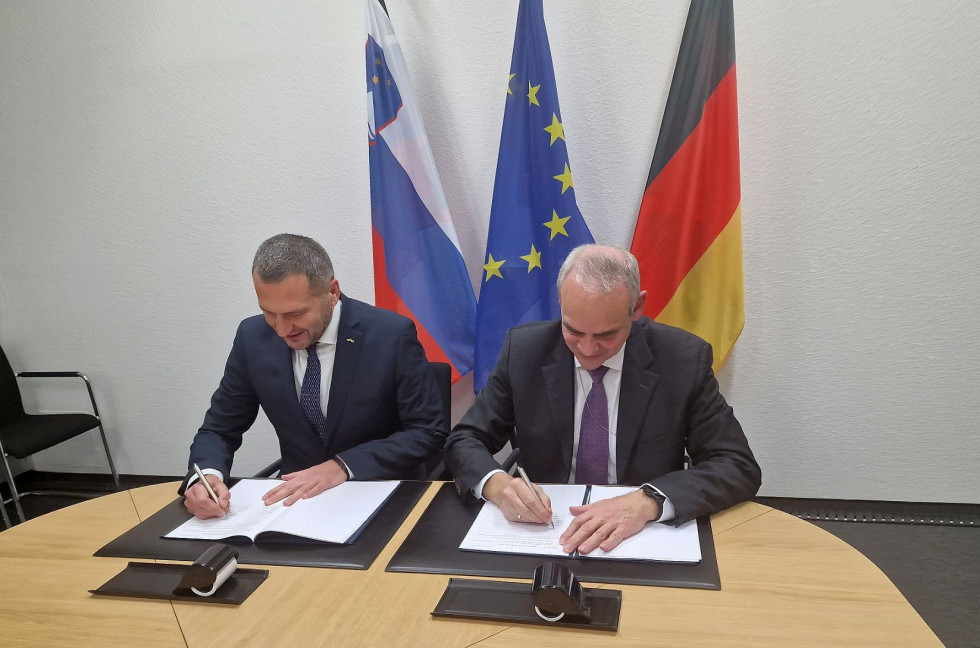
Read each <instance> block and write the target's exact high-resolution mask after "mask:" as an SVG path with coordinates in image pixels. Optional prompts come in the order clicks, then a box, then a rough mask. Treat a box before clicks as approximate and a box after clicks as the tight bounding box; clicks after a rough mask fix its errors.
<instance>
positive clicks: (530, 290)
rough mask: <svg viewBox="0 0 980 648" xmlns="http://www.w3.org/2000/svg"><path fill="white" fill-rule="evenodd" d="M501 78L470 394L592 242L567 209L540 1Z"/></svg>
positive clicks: (526, 18) (533, 4)
mask: <svg viewBox="0 0 980 648" xmlns="http://www.w3.org/2000/svg"><path fill="white" fill-rule="evenodd" d="M509 76H510V78H509V83H508V84H507V93H506V94H505V95H504V96H505V101H506V105H505V108H504V122H503V127H502V129H501V133H500V151H499V154H498V156H497V175H496V178H495V180H494V187H493V203H492V205H491V207H490V231H489V233H488V234H487V251H486V254H485V255H484V257H483V258H484V263H485V264H486V265H484V269H485V270H486V271H485V272H484V273H483V286H482V287H481V289H480V299H479V302H478V303H477V311H476V352H475V358H474V363H475V370H474V376H473V387H474V389H475V390H476V391H479V390H480V389H481V388H482V387H483V385H485V384H486V381H487V375H488V374H489V373H490V370H491V369H493V366H494V364H495V363H496V362H497V356H498V355H499V354H500V347H501V345H502V344H503V340H504V334H505V333H506V332H507V329H509V328H511V327H513V326H517V325H519V324H524V323H526V322H534V321H539V320H549V319H557V318H558V317H559V315H560V313H559V310H558V294H557V290H556V289H555V281H556V280H557V278H558V268H559V267H561V264H562V261H564V260H565V257H566V256H567V255H568V253H569V252H570V251H571V250H572V248H574V247H576V246H578V245H582V244H583V243H593V242H594V241H593V238H592V233H591V232H590V231H589V227H588V225H586V223H585V221H584V220H583V219H582V212H580V211H579V209H578V205H576V203H575V185H574V183H573V182H572V176H573V170H572V166H571V164H570V163H569V160H568V150H567V149H566V148H565V131H564V125H563V124H562V121H561V110H560V109H559V108H558V89H557V88H556V86H555V70H554V67H553V65H552V63H551V47H550V45H549V44H548V31H547V29H545V25H544V9H543V8H542V0H521V5H520V9H519V10H518V15H517V32H516V34H515V36H514V53H513V56H512V58H511V67H510V73H509ZM518 88H527V89H528V91H527V93H521V92H518V91H517V89H518ZM559 215H560V216H559ZM528 250H530V252H528Z"/></svg>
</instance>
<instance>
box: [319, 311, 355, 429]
mask: <svg viewBox="0 0 980 648" xmlns="http://www.w3.org/2000/svg"><path fill="white" fill-rule="evenodd" d="M341 300H343V304H344V306H343V308H341V309H340V328H339V329H338V330H337V350H336V354H335V355H334V360H333V378H331V380H330V396H329V400H328V401H327V432H326V434H327V440H328V443H329V439H332V438H333V437H334V434H335V432H336V431H337V426H338V425H340V419H341V416H342V415H343V413H344V407H346V406H347V399H348V397H349V396H350V389H351V385H352V384H353V382H354V374H355V372H356V369H357V361H358V359H359V358H360V356H361V346H362V344H361V340H362V338H363V333H362V332H361V326H360V317H359V313H358V308H357V304H356V302H355V301H354V300H352V299H347V298H346V297H344V296H343V295H341Z"/></svg>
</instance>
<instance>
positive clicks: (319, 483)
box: [262, 459, 347, 506]
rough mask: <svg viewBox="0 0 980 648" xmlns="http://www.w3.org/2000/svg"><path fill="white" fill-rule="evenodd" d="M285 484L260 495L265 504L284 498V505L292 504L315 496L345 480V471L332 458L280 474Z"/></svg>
mask: <svg viewBox="0 0 980 648" xmlns="http://www.w3.org/2000/svg"><path fill="white" fill-rule="evenodd" d="M282 478H283V481H285V482H286V483H285V484H279V485H278V486H276V487H275V488H273V489H272V490H271V491H269V492H268V493H266V494H265V495H263V496H262V501H263V502H265V505H266V506H269V505H270V504H275V503H276V502H278V501H279V500H282V499H285V500H286V501H285V502H283V505H284V506H292V505H293V504H295V503H296V502H298V501H299V500H301V499H309V498H311V497H316V496H317V495H319V494H320V493H322V492H323V491H325V490H329V489H331V488H333V487H334V486H338V485H340V484H343V483H344V482H345V481H347V472H346V471H345V470H344V469H343V468H341V467H340V464H338V463H337V462H336V461H334V460H333V459H330V460H329V461H324V462H323V463H322V464H317V465H316V466H313V467H312V468H307V469H306V470H299V471H297V472H293V473H289V474H287V475H283V476H282Z"/></svg>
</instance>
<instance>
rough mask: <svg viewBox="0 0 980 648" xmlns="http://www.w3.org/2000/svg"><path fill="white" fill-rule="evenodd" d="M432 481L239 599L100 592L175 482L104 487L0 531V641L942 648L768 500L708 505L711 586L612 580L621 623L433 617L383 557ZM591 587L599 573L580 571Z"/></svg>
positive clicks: (842, 552) (856, 568) (845, 559)
mask: <svg viewBox="0 0 980 648" xmlns="http://www.w3.org/2000/svg"><path fill="white" fill-rule="evenodd" d="M437 486H438V485H437V484H436V485H433V486H432V487H431V488H429V490H428V491H427V492H426V493H425V494H424V495H423V497H422V499H421V501H420V502H419V504H418V506H416V508H415V510H414V511H413V512H412V514H411V515H410V516H409V517H408V519H407V520H406V522H405V524H403V525H402V527H401V528H400V529H399V531H398V532H397V533H396V534H395V537H394V538H393V539H392V541H391V542H390V543H389V544H388V546H387V547H386V548H385V549H384V551H382V553H381V555H380V556H379V557H378V559H377V560H376V561H375V562H374V564H373V565H372V566H371V568H370V569H368V570H366V571H354V570H345V569H312V568H300V567H268V569H269V572H270V573H269V578H268V580H267V581H266V582H265V583H263V584H262V586H261V587H259V589H258V590H256V592H255V593H254V594H253V595H252V596H251V597H250V598H249V599H248V600H247V601H245V603H244V604H242V605H241V606H239V607H234V606H223V605H216V604H192V603H180V602H176V603H175V602H168V601H153V600H138V599H123V598H110V597H96V596H91V595H90V594H89V593H88V590H89V589H94V588H96V587H98V586H99V585H101V584H102V583H104V582H105V581H107V580H108V579H109V578H111V577H112V576H113V575H115V574H116V573H118V572H119V571H121V570H122V569H123V567H124V566H125V565H126V562H127V561H126V560H125V559H116V558H94V557H92V553H93V552H94V551H95V550H97V549H98V548H99V547H101V546H102V545H103V544H105V543H106V542H108V541H110V540H112V539H113V538H115V537H117V536H118V535H120V534H121V533H123V532H124V531H126V530H127V529H129V528H131V527H132V526H134V525H135V524H136V523H137V522H139V521H140V520H142V519H145V518H147V517H149V516H150V515H151V514H153V513H154V512H156V511H157V510H159V509H160V508H161V507H163V506H164V505H165V504H167V503H169V502H170V501H172V500H173V498H174V494H175V492H176V484H161V485H157V486H147V487H145V488H138V489H134V490H131V491H127V492H121V493H115V494H113V495H107V496H105V497H101V498H99V499H96V500H90V501H87V502H83V503H80V504H77V505H75V506H71V507H69V508H66V509H62V510H60V511H56V512H54V513H51V514H49V515H45V516H43V517H41V518H38V519H35V520H31V521H29V522H27V523H26V524H21V525H19V526H16V527H14V528H13V529H10V530H8V531H4V532H3V533H0V579H2V581H3V583H4V586H3V587H2V588H0V644H2V645H4V646H11V645H12V646H20V645H43V646H51V645H57V646H96V645H100V646H107V645H128V646H138V647H139V648H144V647H149V646H219V647H221V648H230V647H233V646H280V645H293V646H299V647H301V648H308V647H311V646H321V645H324V646H345V647H347V646H382V647H384V648H395V647H397V646H412V647H415V646H419V647H424V648H429V647H435V648H438V647H441V646H452V647H455V646H471V645H474V644H475V645H478V646H480V647H481V648H490V647H494V646H497V647H500V648H504V647H506V648H513V647H514V646H540V647H542V648H545V647H550V646H554V647H555V648H567V647H569V646H571V647H574V646H652V645H657V646H752V647H757V646H780V647H782V646H813V647H814V648H817V647H819V648H824V647H826V646H861V647H866V646H883V647H888V648H892V647H893V646H942V643H941V642H940V641H939V639H938V638H937V637H936V636H935V634H933V632H932V631H931V630H930V629H929V627H928V626H927V625H926V624H925V622H924V621H923V620H922V618H921V617H920V616H919V615H918V614H917V613H916V612H915V610H914V609H913V608H912V606H911V605H909V603H908V601H906V600H905V598H904V597H903V596H902V595H901V593H900V592H899V591H898V590H897V589H896V588H895V586H894V585H893V584H892V583H891V581H889V580H888V578H887V577H886V576H885V575H884V574H883V573H882V572H881V570H879V569H878V568H877V567H875V566H874V564H872V563H871V562H870V561H869V560H868V559H867V558H865V557H864V556H863V555H861V554H860V553H858V552H857V551H856V550H855V549H853V548H852V547H851V546H850V545H848V544H846V543H845V542H843V541H841V540H839V539H838V538H836V537H835V536H833V535H831V534H829V533H827V532H825V531H823V530H822V529H820V528H818V527H816V526H813V525H811V524H809V523H808V522H804V521H802V520H798V519H796V518H794V517H792V516H791V515H788V514H786V513H783V512H781V511H777V510H774V509H770V508H768V507H765V506H762V505H759V504H755V503H751V502H750V503H745V504H741V505H739V506H736V507H734V508H732V509H730V510H728V511H725V512H723V513H719V514H718V515H715V516H714V517H713V518H712V522H711V523H712V529H713V531H714V536H715V549H716V551H717V555H718V567H719V571H720V573H721V583H722V589H721V590H720V591H705V590H691V589H676V588H664V587H641V586H632V585H609V586H606V587H611V588H614V589H620V590H622V592H623V608H622V616H621V619H620V626H619V630H618V632H616V633H609V632H600V631H583V630H572V629H562V628H558V627H539V626H521V625H510V624H506V623H484V622H479V621H463V620H455V619H436V618H433V617H431V616H430V614H429V613H430V612H431V611H432V609H433V608H434V607H435V605H436V602H437V601H438V600H439V597H440V596H441V595H442V592H443V591H444V590H445V588H446V584H447V581H448V578H447V577H446V576H440V575H434V574H394V573H386V572H385V571H384V568H385V565H386V564H387V563H388V560H389V559H390V558H391V556H392V554H393V553H394V551H395V549H396V548H397V547H398V546H399V544H400V543H401V541H402V540H403V539H404V538H405V536H406V535H407V534H408V532H409V530H410V529H411V528H412V525H413V524H414V523H415V521H416V520H417V519H418V516H419V515H420V514H421V512H422V510H423V509H424V507H425V505H426V504H427V503H428V502H429V500H431V498H432V497H433V496H434V495H435V492H436V489H437ZM585 585H586V586H588V587H595V586H602V585H601V584H597V583H585Z"/></svg>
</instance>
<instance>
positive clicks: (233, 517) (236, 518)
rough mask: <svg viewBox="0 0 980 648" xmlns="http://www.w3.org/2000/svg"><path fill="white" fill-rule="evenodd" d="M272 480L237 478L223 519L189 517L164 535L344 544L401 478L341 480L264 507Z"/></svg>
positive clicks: (371, 514)
mask: <svg viewBox="0 0 980 648" xmlns="http://www.w3.org/2000/svg"><path fill="white" fill-rule="evenodd" d="M282 483H285V482H282V481H280V480H278V479H243V480H241V481H240V482H238V483H237V484H235V485H234V486H233V487H232V488H231V510H230V511H229V512H228V515H226V516H225V517H223V518H211V519H209V520H199V519H198V518H191V519H189V520H187V521H186V522H184V523H183V524H181V525H180V526H179V527H177V528H176V529H174V530H173V531H171V532H170V533H168V534H166V535H165V536H164V537H165V538H189V539H193V540H224V539H230V538H236V537H238V538H248V539H250V540H252V541H253V542H254V541H256V540H266V539H268V540H272V539H276V540H283V539H284V538H283V536H282V535H281V534H285V535H286V536H294V537H295V538H306V539H310V540H318V541H321V542H333V543H337V544H349V543H351V542H354V540H355V539H356V538H357V535H358V534H359V532H360V531H361V529H363V528H364V526H366V524H367V522H369V521H370V520H371V518H373V517H374V514H375V513H376V512H377V511H378V509H380V508H381V505H382V504H384V503H385V502H386V501H387V500H388V498H389V497H391V494H392V493H394V492H395V489H396V488H398V485H399V484H400V483H401V482H398V481H385V482H357V481H354V482H350V481H349V482H344V483H343V484H340V485H339V486H335V487H334V488H331V489H330V490H326V491H323V492H322V493H320V494H319V495H317V496H316V497H311V498H310V499H301V500H299V501H297V502H296V503H295V504H293V505H291V506H283V503H282V501H279V502H276V503H275V504H272V505H271V506H266V505H265V503H264V502H263V501H262V496H263V495H265V494H266V493H267V492H269V491H270V490H272V489H273V488H275V487H276V486H278V485H279V484H282Z"/></svg>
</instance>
